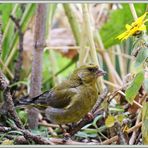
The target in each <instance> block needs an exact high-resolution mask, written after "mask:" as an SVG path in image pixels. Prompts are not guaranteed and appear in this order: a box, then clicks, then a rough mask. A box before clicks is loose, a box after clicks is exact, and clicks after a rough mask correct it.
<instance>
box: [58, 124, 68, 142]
mask: <svg viewBox="0 0 148 148" xmlns="http://www.w3.org/2000/svg"><path fill="white" fill-rule="evenodd" d="M59 126H60V128H61V130H62V132H63V135H64V138H63V142H66V141H67V140H68V139H69V138H70V134H69V133H68V132H67V131H66V130H65V129H64V128H63V127H62V125H61V124H60V125H59Z"/></svg>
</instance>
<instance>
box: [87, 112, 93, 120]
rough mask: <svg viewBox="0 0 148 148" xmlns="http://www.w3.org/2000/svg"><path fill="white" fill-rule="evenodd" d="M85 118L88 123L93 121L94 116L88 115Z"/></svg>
mask: <svg viewBox="0 0 148 148" xmlns="http://www.w3.org/2000/svg"><path fill="white" fill-rule="evenodd" d="M85 118H86V119H87V120H89V121H91V120H93V119H94V115H93V114H92V113H88V114H87V115H86V116H85Z"/></svg>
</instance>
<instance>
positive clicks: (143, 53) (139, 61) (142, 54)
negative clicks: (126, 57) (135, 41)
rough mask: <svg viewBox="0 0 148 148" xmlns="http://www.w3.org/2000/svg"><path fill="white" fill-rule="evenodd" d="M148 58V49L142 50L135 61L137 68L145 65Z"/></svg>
mask: <svg viewBox="0 0 148 148" xmlns="http://www.w3.org/2000/svg"><path fill="white" fill-rule="evenodd" d="M147 57H148V48H142V49H141V50H140V51H139V52H138V55H137V57H136V61H135V67H138V66H140V65H141V64H143V62H144V61H145V59H146V58H147Z"/></svg>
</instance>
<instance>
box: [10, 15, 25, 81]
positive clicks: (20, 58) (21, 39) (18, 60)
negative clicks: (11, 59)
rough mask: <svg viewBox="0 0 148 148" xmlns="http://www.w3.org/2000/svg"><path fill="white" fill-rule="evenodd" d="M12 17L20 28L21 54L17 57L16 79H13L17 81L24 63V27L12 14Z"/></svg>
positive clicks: (18, 28)
mask: <svg viewBox="0 0 148 148" xmlns="http://www.w3.org/2000/svg"><path fill="white" fill-rule="evenodd" d="M10 18H11V19H12V21H13V22H14V23H15V26H16V28H17V30H18V36H19V55H18V59H17V62H16V65H15V74H14V79H13V82H17V81H19V79H20V74H21V68H22V64H23V38H24V35H23V32H22V28H21V25H20V23H19V20H17V19H16V18H15V17H14V16H13V15H10Z"/></svg>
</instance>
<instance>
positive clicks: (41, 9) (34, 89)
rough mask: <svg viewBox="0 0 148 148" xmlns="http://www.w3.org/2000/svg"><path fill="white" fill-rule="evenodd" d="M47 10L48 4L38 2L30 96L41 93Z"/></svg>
mask: <svg viewBox="0 0 148 148" xmlns="http://www.w3.org/2000/svg"><path fill="white" fill-rule="evenodd" d="M46 11H47V8H46V4H38V7H37V14H36V19H35V35H34V45H35V47H34V51H33V62H32V75H31V84H30V97H34V96H37V95H39V94H40V93H41V81H42V59H43V49H44V45H45V33H46Z"/></svg>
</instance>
